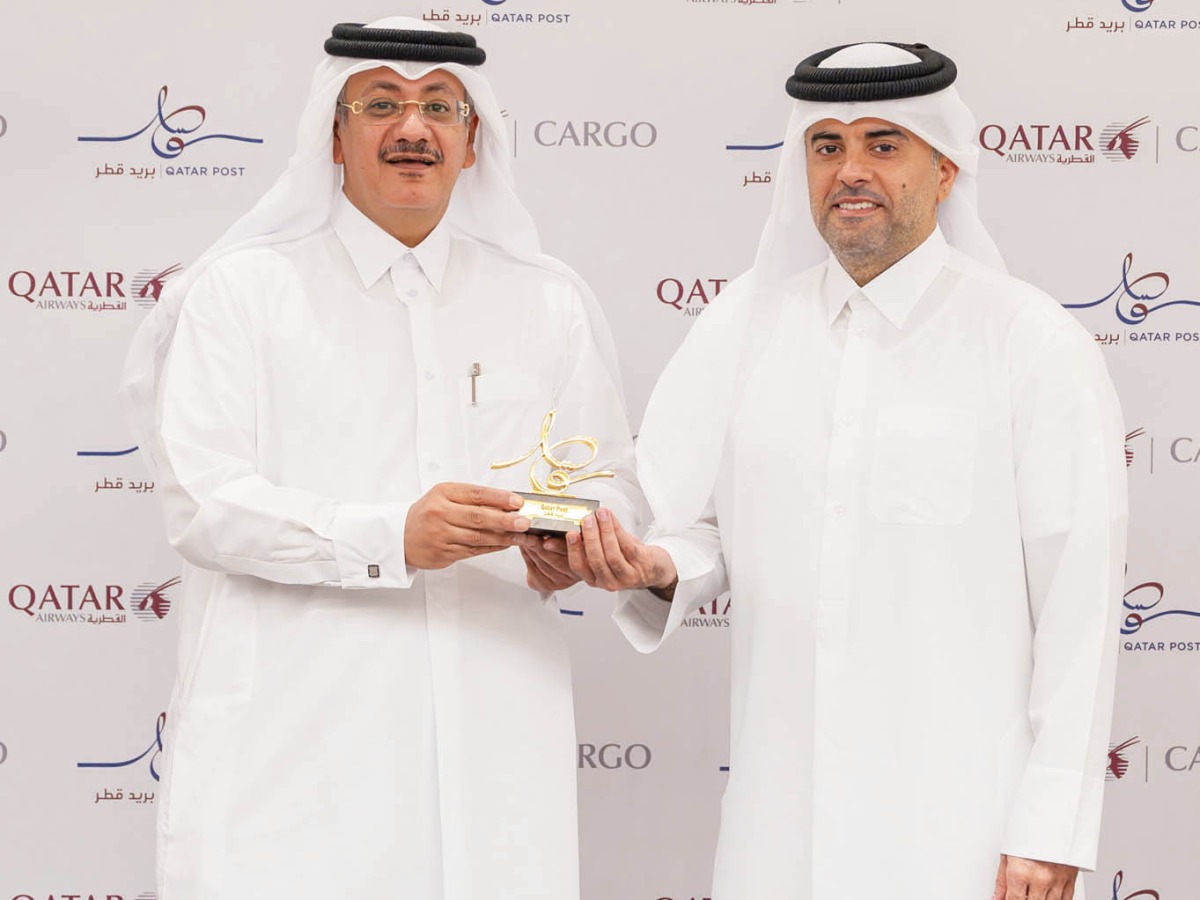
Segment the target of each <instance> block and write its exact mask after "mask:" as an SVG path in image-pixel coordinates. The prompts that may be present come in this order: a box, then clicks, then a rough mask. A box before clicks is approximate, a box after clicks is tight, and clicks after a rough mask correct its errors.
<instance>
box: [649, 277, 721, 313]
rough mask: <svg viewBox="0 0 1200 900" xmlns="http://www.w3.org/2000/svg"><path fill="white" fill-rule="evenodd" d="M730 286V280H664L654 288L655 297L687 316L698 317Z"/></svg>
mask: <svg viewBox="0 0 1200 900" xmlns="http://www.w3.org/2000/svg"><path fill="white" fill-rule="evenodd" d="M727 284H729V279H728V278H690V277H689V278H663V279H661V280H660V281H659V282H658V284H657V285H656V286H655V288H654V296H655V297H656V298H657V299H658V302H659V303H661V304H663V305H664V306H669V307H671V308H672V309H674V310H676V311H677V312H680V313H682V314H683V315H685V316H698V315H700V313H702V312H704V310H705V309H707V308H708V304H709V303H711V302H712V301H713V300H715V299H716V298H717V295H718V294H720V293H721V291H722V290H724V288H725V285H727Z"/></svg>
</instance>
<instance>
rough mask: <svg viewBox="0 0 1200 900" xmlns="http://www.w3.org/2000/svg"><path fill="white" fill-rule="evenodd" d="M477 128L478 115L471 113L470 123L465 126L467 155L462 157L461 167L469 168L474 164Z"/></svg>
mask: <svg viewBox="0 0 1200 900" xmlns="http://www.w3.org/2000/svg"><path fill="white" fill-rule="evenodd" d="M478 130H479V116H477V115H475V113H471V124H470V125H468V126H467V155H466V157H465V158H464V159H463V166H462V167H463V168H464V169H469V168H471V166H473V165H475V132H477V131H478Z"/></svg>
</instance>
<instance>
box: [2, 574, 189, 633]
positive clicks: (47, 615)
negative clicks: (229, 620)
mask: <svg viewBox="0 0 1200 900" xmlns="http://www.w3.org/2000/svg"><path fill="white" fill-rule="evenodd" d="M179 583H180V579H179V577H178V576H176V577H174V578H169V579H167V580H166V581H161V582H160V581H144V582H141V583H139V584H138V585H137V586H136V587H134V588H133V589H132V590H127V589H126V588H125V587H124V586H122V585H119V584H89V583H85V582H78V583H75V584H36V585H35V584H15V585H12V586H11V587H10V588H9V590H8V607H9V610H10V612H11V613H13V614H16V615H20V616H21V617H23V618H26V619H28V620H31V621H33V622H36V623H38V624H41V625H125V624H128V623H129V622H130V621H132V620H134V619H136V620H139V621H141V622H149V623H156V622H162V621H164V620H165V619H166V618H167V616H168V615H169V614H170V612H171V606H172V591H173V590H174V589H175V588H176V587H178V586H179Z"/></svg>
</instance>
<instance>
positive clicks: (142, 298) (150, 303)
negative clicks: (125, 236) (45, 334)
mask: <svg viewBox="0 0 1200 900" xmlns="http://www.w3.org/2000/svg"><path fill="white" fill-rule="evenodd" d="M180 269H182V266H181V265H179V264H178V263H176V264H175V265H172V266H167V267H166V268H151V269H137V270H135V271H134V272H120V271H115V270H112V269H88V268H83V267H81V268H78V269H32V268H30V269H17V270H16V271H14V272H11V273H9V276H8V280H7V285H8V293H9V295H10V296H12V297H16V298H19V299H21V300H24V301H25V302H26V303H28V304H29V306H30V308H33V309H41V310H68V311H72V312H109V311H119V310H125V309H128V308H129V305H130V301H132V302H133V304H134V305H135V306H138V307H141V308H142V309H153V308H154V307H155V306H156V305H157V304H158V300H159V297H160V296H162V291H163V286H164V285H165V283H166V281H167V279H168V278H170V277H171V276H172V275H175V274H176V273H177V272H179V271H180Z"/></svg>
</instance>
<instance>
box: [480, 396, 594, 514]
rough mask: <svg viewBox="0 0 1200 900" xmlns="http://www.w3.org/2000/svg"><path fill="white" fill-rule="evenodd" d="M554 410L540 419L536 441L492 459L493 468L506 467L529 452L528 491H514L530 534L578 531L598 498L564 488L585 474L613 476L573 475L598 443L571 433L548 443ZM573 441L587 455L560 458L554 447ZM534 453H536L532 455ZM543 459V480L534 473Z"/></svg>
mask: <svg viewBox="0 0 1200 900" xmlns="http://www.w3.org/2000/svg"><path fill="white" fill-rule="evenodd" d="M557 415H558V410H554V409H552V410H550V412H548V413H546V416H545V418H543V419H542V433H541V437H540V438H539V439H538V442H537V443H536V444H534V445H533V447H532V448H530V449H529V451H528V452H526V453H523V454H521V455H520V456H518V457H517V458H516V459H510V460H507V461H505V462H494V463H492V468H493V469H507V468H509V467H510V466H515V465H519V464H520V463H523V462H524V461H525V460H527V459H529V458H530V457H531V456H532V457H533V458H534V459H533V463H532V465H530V467H529V484H530V486H531V487H532V488H533V490H532V491H517V493H518V494H520V495H521V496H522V497H523V498H525V505H524V506H522V507H521V510H520V513H521V515H523V516H525V517H526V518H527V519H529V533H530V534H544V535H551V536H559V535H564V534H566V533H567V532H568V531H579V530H580V523H581V522H582V521H583V520H584V519H585V518H587V516H588V515H589V514H590V513H591V512H592V511H593V510H595V509H596V508H597V507H598V506H599V505H600V501H599V500H589V499H587V498H586V497H573V496H571V495H570V494H568V493H567V488H569V487H570V486H571V485H573V484H578V483H579V482H581V481H587V480H588V479H589V478H615V477H616V473H615V472H588V473H587V474H581V475H576V474H573V473H576V472H578V471H579V470H580V469H586V468H587V467H588V466H590V465H591V464H592V463H593V462H595V460H596V454H597V453H598V452H599V445H598V444H597V443H596V440H595V438H590V437H586V436H584V435H580V434H577V435H575V436H574V437H569V438H563V439H562V440H561V441H555V442H554V443H550V429H551V428H552V427H553V425H554V418H555V416H557ZM573 444H582V445H584V446H585V447H587V448H588V449H589V450H590V451H591V455H590V456H588V458H587V459H585V460H583V461H582V462H571V461H570V460H569V459H560V458H559V457H557V456H555V455H554V451H556V450H559V449H560V448H562V447H568V446H571V445H573ZM535 454H536V455H535ZM543 463H545V464H546V465H547V466H548V467H549V468H550V474H549V475H548V476H547V477H546V480H545V481H543V480H542V479H541V478H539V477H538V467H539V466H540V465H542V464H543Z"/></svg>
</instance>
